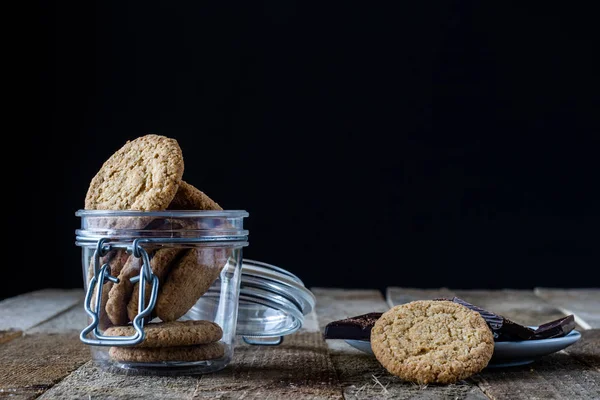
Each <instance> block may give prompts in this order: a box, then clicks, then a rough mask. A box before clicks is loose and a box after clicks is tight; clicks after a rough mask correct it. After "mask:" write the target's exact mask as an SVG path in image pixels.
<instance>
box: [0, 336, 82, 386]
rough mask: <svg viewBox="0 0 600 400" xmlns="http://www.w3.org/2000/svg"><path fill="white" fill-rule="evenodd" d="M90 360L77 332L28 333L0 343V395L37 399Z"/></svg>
mask: <svg viewBox="0 0 600 400" xmlns="http://www.w3.org/2000/svg"><path fill="white" fill-rule="evenodd" d="M89 359H90V350H89V348H88V347H87V346H85V345H84V344H83V343H81V342H80V341H79V338H78V336H77V335H76V334H60V335H52V334H50V335H49V334H33V335H25V336H22V337H19V338H17V339H14V340H11V341H10V342H7V343H4V344H2V345H0V395H2V394H7V395H11V396H15V397H11V398H35V397H37V396H38V395H39V394H40V393H42V392H44V391H45V390H46V389H48V388H50V387H52V386H53V385H54V384H55V383H57V382H59V381H60V380H61V379H63V378H64V377H65V376H67V375H68V374H69V373H70V372H71V371H73V370H75V369H77V368H78V367H79V366H80V365H81V364H83V363H85V362H86V361H88V360H89Z"/></svg>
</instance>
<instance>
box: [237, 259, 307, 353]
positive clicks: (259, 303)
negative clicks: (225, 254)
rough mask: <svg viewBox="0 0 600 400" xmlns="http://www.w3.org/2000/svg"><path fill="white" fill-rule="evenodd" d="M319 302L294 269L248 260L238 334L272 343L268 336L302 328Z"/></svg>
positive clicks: (261, 341) (245, 261)
mask: <svg viewBox="0 0 600 400" xmlns="http://www.w3.org/2000/svg"><path fill="white" fill-rule="evenodd" d="M315 301H316V299H315V296H314V295H313V294H312V292H311V291H310V290H308V289H307V288H306V287H305V286H304V283H303V282H302V281H301V280H300V278H298V277H297V276H296V275H294V274H292V273H291V272H288V271H286V270H284V269H282V268H279V267H276V266H274V265H271V264H267V263H263V262H259V261H255V260H248V259H244V260H243V262H242V280H241V287H240V301H239V308H238V319H237V333H238V334H239V335H242V336H244V339H245V340H246V341H247V342H249V343H252V342H256V344H268V342H269V339H268V338H274V337H281V336H285V335H289V334H291V333H294V332H296V331H297V330H298V329H300V328H301V327H302V325H303V323H304V316H305V315H307V314H309V313H310V312H311V311H312V310H313V309H314V307H315ZM261 338H265V339H264V340H261ZM279 340H280V339H279ZM273 344H275V343H273Z"/></svg>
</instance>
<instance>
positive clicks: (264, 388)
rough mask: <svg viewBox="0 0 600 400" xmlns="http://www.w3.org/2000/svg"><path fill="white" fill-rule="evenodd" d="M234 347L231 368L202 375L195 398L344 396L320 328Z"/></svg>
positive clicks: (318, 397) (314, 397)
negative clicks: (274, 341) (277, 340)
mask: <svg viewBox="0 0 600 400" xmlns="http://www.w3.org/2000/svg"><path fill="white" fill-rule="evenodd" d="M235 351H236V354H235V357H234V360H233V362H232V363H231V364H230V366H229V367H228V368H226V369H225V370H223V371H221V372H217V373H216V374H212V375H204V376H202V378H201V379H200V381H199V383H198V385H197V386H196V391H195V393H194V398H200V399H214V398H227V399H229V398H232V399H233V398H243V399H256V400H262V399H265V400H267V399H273V400H278V399H282V398H290V399H292V398H293V399H342V398H343V397H342V390H341V387H340V384H339V381H338V379H337V376H336V372H335V369H334V367H333V364H332V363H331V360H330V358H329V355H328V353H327V348H326V344H325V342H324V340H323V338H322V335H321V334H320V333H319V332H305V333H297V334H294V335H291V336H290V337H287V338H286V339H285V341H284V342H283V344H282V345H280V346H277V347H271V346H263V347H257V346H249V345H240V346H238V347H237V348H236V350H235Z"/></svg>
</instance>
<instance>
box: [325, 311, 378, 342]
mask: <svg viewBox="0 0 600 400" xmlns="http://www.w3.org/2000/svg"><path fill="white" fill-rule="evenodd" d="M381 314H382V313H377V312H374V313H368V314H363V315H358V316H356V317H351V318H346V319H341V320H338V321H333V322H330V323H328V324H327V325H326V326H325V332H324V336H325V339H354V340H370V339H371V329H372V328H373V325H375V322H376V321H377V320H378V319H379V317H381Z"/></svg>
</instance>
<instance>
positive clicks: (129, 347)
mask: <svg viewBox="0 0 600 400" xmlns="http://www.w3.org/2000/svg"><path fill="white" fill-rule="evenodd" d="M183 155H184V152H183V151H182V149H181V148H180V147H179V143H178V142H177V141H176V140H175V139H173V138H169V137H166V136H162V135H155V134H149V135H145V136H142V137H138V138H136V139H134V140H131V141H127V142H126V143H125V144H124V145H123V146H122V147H121V148H120V149H119V150H117V151H116V152H115V153H114V154H112V155H111V156H110V157H108V159H107V160H106V161H105V162H104V164H103V165H102V166H101V167H100V169H99V170H98V172H97V173H96V175H95V176H94V177H93V178H92V179H91V181H90V185H89V188H88V191H87V194H86V196H85V209H84V210H80V211H78V212H77V215H78V216H79V217H81V222H82V224H81V229H79V230H78V231H77V235H78V236H77V238H78V244H79V245H80V246H81V247H82V249H83V254H84V256H83V264H84V265H83V271H84V284H85V286H86V289H87V290H88V296H87V297H86V310H87V311H88V314H90V316H91V318H90V325H89V326H88V327H87V328H86V329H85V330H84V331H83V332H82V335H81V338H82V341H84V342H85V343H87V344H91V345H92V346H93V347H92V349H93V350H92V352H93V355H94V359H95V360H96V361H99V362H101V363H103V364H106V365H109V366H111V367H116V368H117V369H128V370H140V371H146V370H148V371H154V370H162V371H161V372H163V373H164V372H165V371H173V372H174V373H179V372H182V371H185V372H186V373H190V372H191V373H194V372H198V373H204V372H211V371H215V370H218V369H221V368H223V367H224V366H226V365H227V364H228V362H229V360H230V359H231V357H232V353H233V342H234V335H235V324H236V315H237V305H238V297H239V281H240V275H241V272H240V270H241V261H242V248H243V247H244V246H246V245H247V235H248V232H247V231H246V230H244V229H243V219H244V218H245V217H247V215H248V214H247V213H246V212H245V211H228V210H223V208H222V207H221V206H220V205H219V203H217V202H216V201H214V200H213V199H212V198H210V197H209V196H208V195H207V194H206V193H205V192H203V191H201V190H200V189H198V188H196V187H195V186H194V185H192V184H191V183H189V182H187V181H185V180H184V179H183V172H184V157H183ZM201 298H208V299H210V301H202V302H199V300H200V299H201Z"/></svg>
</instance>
